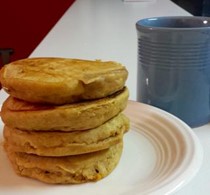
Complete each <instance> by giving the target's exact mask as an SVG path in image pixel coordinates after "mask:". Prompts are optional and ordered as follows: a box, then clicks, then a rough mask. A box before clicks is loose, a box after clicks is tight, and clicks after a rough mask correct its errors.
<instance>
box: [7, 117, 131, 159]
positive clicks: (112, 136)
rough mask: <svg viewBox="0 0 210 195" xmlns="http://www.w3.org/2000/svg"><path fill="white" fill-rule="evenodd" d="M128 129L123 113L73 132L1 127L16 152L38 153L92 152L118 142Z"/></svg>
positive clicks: (59, 154)
mask: <svg viewBox="0 0 210 195" xmlns="http://www.w3.org/2000/svg"><path fill="white" fill-rule="evenodd" d="M128 129H129V120H128V118H127V117H126V116H125V115H123V114H122V113H121V114H119V115H118V116H116V117H114V118H112V119H111V120H109V121H107V122H106V123H104V124H102V125H101V126H99V127H97V128H95V129H91V130H86V131H73V132H60V131H56V132H41V131H39V132H38V131H22V130H18V129H12V128H9V127H7V126H5V127H4V138H5V142H6V143H7V145H8V147H9V148H11V150H13V151H16V152H25V153H32V154H37V155H41V156H67V155H76V154H83V153H89V152H95V151H99V150H103V149H106V148H109V147H110V146H112V145H114V144H117V143H119V142H120V141H121V140H122V138H123V134H124V133H125V132H127V131H128Z"/></svg>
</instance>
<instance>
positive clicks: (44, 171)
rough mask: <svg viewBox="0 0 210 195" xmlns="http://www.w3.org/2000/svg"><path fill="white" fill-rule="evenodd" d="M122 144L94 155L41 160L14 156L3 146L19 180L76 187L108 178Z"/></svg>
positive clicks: (115, 164)
mask: <svg viewBox="0 0 210 195" xmlns="http://www.w3.org/2000/svg"><path fill="white" fill-rule="evenodd" d="M122 148H123V143H122V142H120V143H119V144H116V145H114V146H112V147H110V148H109V149H106V150H101V151H98V152H94V153H88V154H82V155H75V156H66V157H43V156H37V155H33V154H26V153H18V152H14V151H12V150H10V149H8V148H7V146H5V149H6V150H7V154H8V157H9V159H10V161H11V163H12V165H13V168H14V170H15V171H16V173H17V174H19V175H21V176H26V177H31V178H35V179H37V180H40V181H43V182H46V183H54V184H67V183H72V184H78V183H85V182H91V181H98V180H100V179H102V178H104V177H106V176H107V175H109V174H110V173H111V172H112V171H113V170H114V168H115V167H116V166H117V164H118V162H119V160H120V157H121V153H122Z"/></svg>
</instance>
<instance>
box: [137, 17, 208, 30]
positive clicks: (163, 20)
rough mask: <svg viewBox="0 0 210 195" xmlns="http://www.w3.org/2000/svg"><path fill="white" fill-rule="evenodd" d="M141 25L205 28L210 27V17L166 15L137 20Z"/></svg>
mask: <svg viewBox="0 0 210 195" xmlns="http://www.w3.org/2000/svg"><path fill="white" fill-rule="evenodd" d="M138 25H139V26H141V27H147V28H148V27H156V28H186V29H187V28H203V27H210V18H209V17H193V16H184V17H183V16H165V17H154V18H145V19H142V20H139V21H138V22H137V28H138Z"/></svg>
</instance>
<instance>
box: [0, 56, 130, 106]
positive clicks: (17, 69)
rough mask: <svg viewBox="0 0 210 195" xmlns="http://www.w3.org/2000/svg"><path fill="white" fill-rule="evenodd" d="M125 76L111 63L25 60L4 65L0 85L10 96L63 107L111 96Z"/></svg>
mask: <svg viewBox="0 0 210 195" xmlns="http://www.w3.org/2000/svg"><path fill="white" fill-rule="evenodd" d="M127 76H128V72H127V70H126V68H125V67H124V66H122V65H121V64H120V63H117V62H113V61H106V62H103V61H100V60H96V61H90V60H80V59H67V58H28V59H23V60H18V61H14V62H11V63H10V64H7V65H5V66H4V67H3V68H2V69H1V71H0V82H1V84H2V87H3V88H4V89H5V90H6V91H7V92H8V93H9V94H10V95H11V96H13V97H16V98H19V99H22V100H25V101H28V102H35V103H51V104H67V103H72V102H78V101H81V100H89V99H98V98H103V97H106V96H108V95H111V94H113V93H115V92H116V91H119V90H120V89H122V88H123V87H124V85H125V81H126V79H127Z"/></svg>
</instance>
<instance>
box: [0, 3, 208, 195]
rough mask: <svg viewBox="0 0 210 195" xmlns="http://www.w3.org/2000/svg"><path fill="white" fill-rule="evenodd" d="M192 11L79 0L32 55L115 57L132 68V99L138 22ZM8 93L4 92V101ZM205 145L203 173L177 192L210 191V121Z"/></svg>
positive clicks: (203, 132)
mask: <svg viewBox="0 0 210 195" xmlns="http://www.w3.org/2000/svg"><path fill="white" fill-rule="evenodd" d="M166 15H171V16H172V15H173V16H175V15H190V14H189V13H188V12H186V11H185V10H183V9H182V8H180V7H178V6H177V5H175V4H174V3H173V2H171V1H169V0H153V1H151V0H150V2H130V3H125V2H123V1H122V0H77V1H76V2H75V3H74V4H73V5H72V6H71V7H70V8H69V9H68V10H67V12H66V13H65V14H64V15H63V17H62V18H61V19H60V20H59V21H58V23H57V24H56V25H55V26H54V28H53V29H52V30H51V31H50V32H49V33H48V35H47V36H46V37H45V38H44V40H43V41H42V42H41V43H40V44H39V46H38V47H37V48H36V49H35V50H34V51H33V53H32V54H31V57H40V56H59V57H69V58H83V59H102V60H115V61H118V62H121V63H122V64H124V65H125V66H126V67H127V69H128V71H129V78H128V81H127V86H128V88H129V90H130V99H131V100H136V83H137V79H136V78H137V75H136V72H137V35H136V29H135V23H136V22H137V21H138V20H139V19H141V18H146V17H153V16H166ZM5 97H6V94H5V93H4V92H1V98H0V103H2V101H3V100H4V99H5ZM193 130H194V131H195V133H196V134H197V136H198V138H199V139H200V142H201V144H202V146H203V148H204V154H205V155H204V161H203V165H202V167H201V169H200V171H199V173H198V174H197V175H196V176H195V177H194V178H193V180H191V182H190V183H188V184H187V185H186V186H184V187H183V188H182V189H181V190H179V191H178V192H176V193H175V194H176V195H197V194H199V195H207V194H210V124H208V125H205V126H202V127H200V128H195V129H193Z"/></svg>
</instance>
